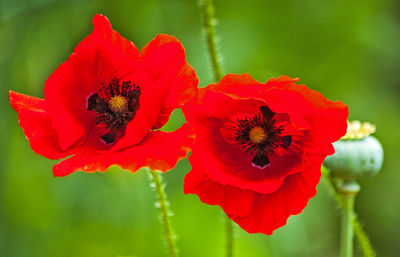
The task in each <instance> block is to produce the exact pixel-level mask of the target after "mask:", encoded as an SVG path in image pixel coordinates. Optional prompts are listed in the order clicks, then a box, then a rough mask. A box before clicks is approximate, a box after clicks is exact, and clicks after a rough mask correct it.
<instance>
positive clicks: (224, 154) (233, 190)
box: [183, 74, 348, 235]
mask: <svg viewBox="0 0 400 257" xmlns="http://www.w3.org/2000/svg"><path fill="white" fill-rule="evenodd" d="M296 81H297V80H296V79H291V78H289V77H286V76H282V77H280V78H279V79H270V80H269V81H268V82H267V83H265V84H262V83H259V82H257V81H255V80H253V79H252V78H251V77H250V76H249V75H248V74H244V75H233V74H229V75H226V76H225V77H224V78H223V79H222V80H221V81H220V82H219V83H218V84H211V85H209V86H208V87H207V88H204V89H200V91H199V95H200V96H199V98H198V99H197V100H193V101H190V102H189V103H187V104H185V106H184V108H183V111H184V114H185V116H186V119H187V121H188V123H189V124H190V125H191V126H193V128H194V129H195V132H196V140H195V143H194V146H193V151H192V154H191V156H190V157H189V160H190V163H191V165H192V170H191V171H190V172H189V173H188V174H187V175H186V177H185V183H184V191H185V193H186V194H188V193H191V194H197V195H198V196H199V198H200V200H201V201H202V202H204V203H207V204H212V205H219V206H221V207H222V209H223V210H224V211H225V212H226V214H227V215H228V216H229V217H230V218H231V219H232V220H233V221H235V222H236V223H238V224H239V225H240V226H241V227H242V228H243V229H244V230H246V231H247V232H249V233H264V234H268V235H269V234H272V231H273V230H275V229H276V228H279V227H281V226H283V225H285V224H286V220H287V219H288V217H289V216H290V215H294V214H298V213H300V212H301V211H302V210H303V208H304V207H305V206H306V204H307V201H308V200H309V199H310V198H311V197H312V196H314V195H315V193H316V189H315V188H316V185H317V183H318V181H319V179H320V175H321V172H320V168H321V164H322V161H323V160H324V158H325V157H326V156H327V155H328V154H333V153H334V149H333V147H332V144H331V143H332V142H334V141H336V140H338V139H339V138H340V137H341V136H343V135H344V134H345V133H346V127H347V123H346V119H347V113H348V110H347V106H346V105H344V104H343V103H341V102H335V103H334V102H332V101H329V100H327V99H326V98H324V97H323V96H322V95H321V94H320V93H318V92H316V91H313V90H310V89H308V88H307V87H306V86H304V85H297V84H296V83H295V82H296Z"/></svg>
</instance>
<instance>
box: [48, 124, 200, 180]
mask: <svg viewBox="0 0 400 257" xmlns="http://www.w3.org/2000/svg"><path fill="white" fill-rule="evenodd" d="M193 139H194V135H193V131H192V129H191V128H190V127H189V126H188V125H187V124H184V125H183V126H182V127H181V128H179V129H177V130H176V131H174V132H162V131H152V132H149V134H148V135H147V136H146V137H145V138H144V139H143V141H142V142H141V143H139V144H137V145H135V146H133V147H129V148H126V149H124V150H120V151H103V152H96V151H95V149H94V150H93V151H88V150H87V149H86V151H85V152H82V153H78V154H76V155H75V156H73V157H71V158H69V159H66V160H64V161H62V162H60V163H58V164H57V165H55V166H54V167H53V173H54V175H55V176H66V175H68V174H71V173H72V172H74V171H78V170H82V171H85V172H95V171H101V172H104V171H106V169H107V168H108V167H109V166H111V165H118V166H120V167H121V168H123V169H125V170H129V171H131V172H135V171H137V170H138V169H140V168H142V167H149V168H150V169H152V170H159V171H162V172H166V171H168V170H171V169H173V168H174V167H175V165H176V163H177V162H178V160H180V159H182V158H184V157H185V156H186V155H187V154H188V152H189V151H190V150H191V147H192V144H193Z"/></svg>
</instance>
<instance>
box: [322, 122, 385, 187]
mask: <svg viewBox="0 0 400 257" xmlns="http://www.w3.org/2000/svg"><path fill="white" fill-rule="evenodd" d="M354 123H355V122H352V123H349V127H350V129H348V133H347V134H346V136H344V137H343V138H342V139H341V140H339V141H337V142H335V143H334V144H333V146H334V148H335V154H334V155H332V156H328V158H326V159H325V162H324V164H325V166H326V167H327V168H328V169H329V170H331V172H332V175H333V176H335V177H336V178H339V179H342V180H347V181H349V180H355V179H358V178H363V177H371V176H375V175H376V174H377V173H378V172H379V171H380V170H381V168H382V163H383V149H382V145H381V144H380V143H379V141H378V140H377V139H376V138H375V137H373V136H370V135H369V134H370V133H372V132H374V131H375V127H374V126H373V125H371V124H369V123H365V124H361V123H359V122H358V123H356V126H358V129H357V130H356V129H354V127H351V125H352V124H354ZM366 124H367V125H366ZM360 125H361V126H360ZM364 125H365V126H370V127H369V130H368V131H369V132H366V131H362V130H361V128H364V129H365V126H364ZM360 131H361V132H360Z"/></svg>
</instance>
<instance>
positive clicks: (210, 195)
mask: <svg viewBox="0 0 400 257" xmlns="http://www.w3.org/2000/svg"><path fill="white" fill-rule="evenodd" d="M192 166H193V167H194V169H193V170H192V171H190V172H189V173H188V174H186V177H185V183H184V185H183V190H184V192H185V194H197V195H198V196H199V198H200V200H201V201H202V202H203V203H206V204H211V205H219V206H221V208H222V209H223V210H224V211H225V212H226V213H229V214H230V215H237V216H246V215H248V214H249V212H250V210H251V208H252V206H253V202H254V200H255V197H256V195H257V194H256V193H255V192H253V191H250V190H242V189H240V188H236V187H231V186H223V185H221V184H218V183H217V182H215V181H213V180H211V179H209V178H208V177H207V175H206V174H204V173H203V172H202V170H204V167H203V166H201V164H200V165H199V166H194V164H192Z"/></svg>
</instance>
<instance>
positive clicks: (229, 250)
mask: <svg viewBox="0 0 400 257" xmlns="http://www.w3.org/2000/svg"><path fill="white" fill-rule="evenodd" d="M199 5H200V9H201V14H202V17H203V30H204V31H203V33H204V36H205V40H206V43H207V50H208V55H209V58H210V62H211V66H212V71H213V75H214V79H215V81H216V82H218V81H219V80H220V79H221V78H222V68H221V58H222V57H221V54H220V53H219V52H218V46H217V34H216V29H215V25H216V23H217V20H216V19H215V8H214V3H213V0H199ZM224 216H225V240H226V241H225V247H226V248H225V256H226V257H232V256H233V224H232V220H231V219H230V218H229V217H228V216H227V215H224Z"/></svg>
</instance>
